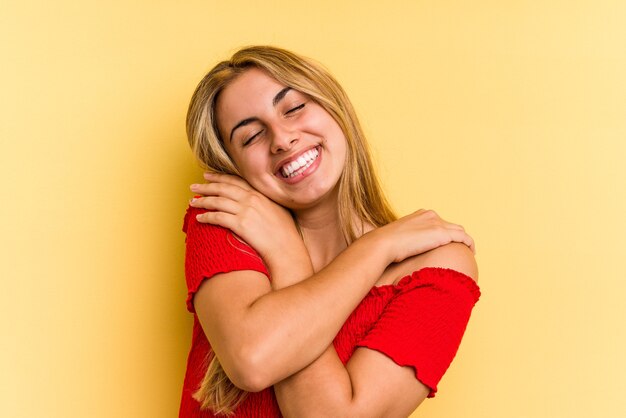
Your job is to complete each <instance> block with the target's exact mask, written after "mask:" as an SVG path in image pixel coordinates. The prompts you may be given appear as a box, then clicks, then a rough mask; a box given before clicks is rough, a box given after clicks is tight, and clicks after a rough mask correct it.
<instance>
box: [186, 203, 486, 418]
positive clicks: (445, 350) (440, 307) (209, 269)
mask: <svg viewBox="0 0 626 418" xmlns="http://www.w3.org/2000/svg"><path fill="white" fill-rule="evenodd" d="M198 213H201V211H199V210H197V209H189V210H188V211H187V215H186V217H185V226H184V227H183V229H184V230H185V231H186V233H187V240H186V244H187V254H186V260H185V271H186V275H187V286H188V290H189V296H188V299H187V301H188V309H189V310H190V311H191V312H194V310H193V305H192V304H191V301H192V300H193V295H194V293H195V292H196V291H197V289H198V288H199V286H200V284H201V283H202V281H203V280H204V279H206V278H210V277H211V276H213V275H214V274H217V273H225V272H228V271H235V270H245V269H248V270H256V271H259V272H261V273H264V274H266V275H267V274H268V273H267V269H266V268H265V266H264V265H263V263H262V261H261V259H260V258H259V257H258V255H257V254H256V252H254V250H253V249H252V248H250V247H249V246H247V245H245V244H243V243H241V242H240V241H238V240H237V239H235V238H234V236H233V234H232V233H231V232H229V231H228V230H225V229H223V228H219V227H216V226H212V225H206V224H200V223H198V222H197V221H196V219H195V215H196V214H198ZM268 278H269V276H268ZM479 296H480V291H479V289H478V286H477V285H476V284H475V283H474V281H473V280H472V279H471V278H469V277H467V276H465V275H463V274H462V273H459V272H456V271H454V270H449V269H441V268H425V269H422V270H419V271H417V272H415V273H413V274H411V275H409V276H406V277H404V278H403V279H401V280H400V281H399V282H398V284H397V285H386V286H380V287H374V288H372V289H371V290H370V292H369V293H368V294H367V295H366V296H365V298H364V299H363V300H362V301H361V303H360V304H359V305H358V306H357V307H356V309H355V310H354V311H353V312H352V314H351V315H350V316H349V317H348V319H347V320H346V322H345V324H344V325H343V327H342V328H341V330H340V331H339V333H338V334H337V336H336V337H335V339H334V341H333V345H334V347H335V349H336V351H337V354H338V355H339V358H340V359H341V361H342V362H343V364H344V365H345V364H346V363H347V362H348V361H349V360H350V357H351V356H352V354H353V353H354V350H355V349H356V348H358V347H367V348H371V349H374V350H377V351H380V352H381V353H384V354H385V355H387V356H388V357H390V358H391V359H392V360H394V361H395V362H396V363H397V364H399V365H402V366H410V367H413V368H414V369H415V370H416V377H417V378H418V379H419V380H420V381H421V382H422V383H424V384H425V385H427V386H428V387H429V388H430V389H431V391H430V394H429V397H432V396H434V394H435V392H436V391H437V383H438V382H439V380H440V379H441V376H442V375H443V373H444V372H445V371H446V369H447V368H448V366H449V365H450V362H451V361H452V359H453V358H454V355H455V354H456V351H457V349H458V346H459V343H460V340H461V337H462V334H463V331H464V330H465V326H466V324H467V321H468V319H469V315H470V312H471V309H472V307H473V306H474V303H475V302H476V301H477V300H478V297H479ZM210 349H211V348H210V344H209V342H208V341H207V338H206V336H205V335H204V332H203V331H202V327H201V326H200V323H199V321H198V318H197V316H196V315H195V313H194V327H193V339H192V343H191V350H190V353H189V358H188V361H187V372H186V375H185V383H184V387H183V395H182V402H181V408H180V414H179V416H180V417H181V418H192V417H193V418H209V417H213V416H214V415H213V414H211V413H210V412H207V411H201V410H200V409H199V405H198V403H197V402H196V401H195V400H194V399H193V398H192V397H191V395H192V394H193V392H195V390H196V389H197V388H198V386H199V384H200V382H201V380H202V378H203V377H204V373H205V372H206V367H207V365H206V363H205V358H206V356H207V354H208V353H209V352H210ZM280 416H281V415H280V411H279V409H278V405H277V403H276V399H275V397H274V394H273V391H272V389H271V388H270V389H266V390H264V391H261V392H259V393H251V394H249V395H248V397H247V398H246V399H245V401H244V402H243V403H242V404H241V405H240V406H239V407H238V408H237V411H236V413H235V417H280Z"/></svg>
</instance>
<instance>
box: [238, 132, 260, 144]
mask: <svg viewBox="0 0 626 418" xmlns="http://www.w3.org/2000/svg"><path fill="white" fill-rule="evenodd" d="M262 132H263V129H261V130H260V131H258V132H257V133H255V134H254V135H252V136H251V137H250V138H248V139H246V140H245V141H243V144H242V145H243V146H244V147H245V146H246V145H248V144H249V143H251V142H252V141H253V140H254V138H256V137H257V136H259V135H261V133H262Z"/></svg>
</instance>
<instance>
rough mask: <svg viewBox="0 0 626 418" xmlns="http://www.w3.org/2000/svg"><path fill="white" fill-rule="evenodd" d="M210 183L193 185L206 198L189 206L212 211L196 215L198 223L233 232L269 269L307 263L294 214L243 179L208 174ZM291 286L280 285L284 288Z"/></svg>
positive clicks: (282, 270)
mask: <svg viewBox="0 0 626 418" xmlns="http://www.w3.org/2000/svg"><path fill="white" fill-rule="evenodd" d="M204 177H205V178H206V179H207V180H208V181H209V183H205V184H194V185H192V186H191V190H192V191H193V192H194V193H196V194H200V195H203V196H202V197H196V198H194V199H192V201H191V202H190V205H191V206H193V207H196V208H204V209H208V210H209V211H208V212H206V213H203V214H201V215H198V216H197V219H198V221H199V222H202V223H210V224H214V225H219V226H222V227H224V228H227V229H230V230H231V231H233V232H234V233H235V234H237V235H238V236H239V237H241V238H242V239H243V240H244V241H245V242H246V243H247V244H248V245H250V246H252V247H253V248H254V249H255V250H256V251H257V252H258V253H259V255H260V256H261V257H262V258H263V261H264V262H265V263H266V264H267V266H268V267H269V269H270V273H273V272H274V271H278V270H280V271H281V272H284V271H285V269H283V268H280V267H283V264H285V263H291V264H293V263H294V262H297V261H298V260H304V259H305V258H306V260H308V252H307V251H306V248H305V247H304V243H303V241H302V238H301V237H300V234H299V233H298V230H297V228H296V225H295V223H294V220H293V217H292V216H291V213H290V212H289V211H288V210H287V209H285V208H283V207H282V206H280V205H278V204H276V203H274V202H273V201H272V200H270V199H268V198H267V197H265V196H264V195H262V194H261V193H259V192H257V191H256V190H255V189H253V188H252V186H250V185H249V184H248V183H247V182H246V181H245V180H243V179H242V178H240V177H237V176H232V175H227V174H213V173H206V174H205V175H204ZM288 284H292V283H286V282H285V283H281V287H283V286H284V285H288Z"/></svg>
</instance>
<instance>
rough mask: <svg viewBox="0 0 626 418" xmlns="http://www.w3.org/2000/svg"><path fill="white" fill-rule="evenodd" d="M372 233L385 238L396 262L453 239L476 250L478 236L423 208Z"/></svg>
mask: <svg viewBox="0 0 626 418" xmlns="http://www.w3.org/2000/svg"><path fill="white" fill-rule="evenodd" d="M369 234H375V235H378V237H379V238H380V239H382V240H383V241H385V243H386V246H385V247H386V248H388V250H389V257H390V258H391V259H392V260H393V261H392V262H394V263H397V262H400V261H402V260H404V259H406V258H409V257H412V256H414V255H418V254H422V253H425V252H427V251H430V250H432V249H435V248H437V247H441V246H443V245H446V244H449V243H451V242H461V243H463V244H465V245H467V246H468V247H469V248H470V249H471V250H472V252H474V253H475V252H476V249H475V246H474V240H473V239H472V237H470V236H469V235H468V234H467V233H466V232H465V229H463V227H462V226H461V225H456V224H453V223H450V222H446V221H444V220H443V219H441V217H439V215H437V213H435V212H434V211H432V210H424V209H420V210H418V211H416V212H414V213H412V214H410V215H407V216H405V217H403V218H400V219H398V220H397V221H395V222H392V223H390V224H387V225H385V226H383V227H380V228H378V229H375V230H374V231H372V232H370V233H369ZM369 234H367V235H369Z"/></svg>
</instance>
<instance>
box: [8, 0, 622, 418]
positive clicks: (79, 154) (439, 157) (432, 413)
mask: <svg viewBox="0 0 626 418" xmlns="http://www.w3.org/2000/svg"><path fill="white" fill-rule="evenodd" d="M261 3H263V2H258V3H257V2H244V1H233V0H230V1H188V2H174V1H145V0H144V1H130V2H128V1H112V2H78V1H69V0H62V1H51V2H46V1H19V2H18V1H3V2H2V3H1V4H0V39H1V43H0V48H1V49H0V60H1V61H0V71H1V77H0V97H1V99H0V112H1V123H0V146H1V153H0V181H1V185H2V189H1V195H0V198H1V200H2V203H1V204H0V226H1V240H2V244H1V247H0V257H1V258H0V275H1V280H2V282H1V287H0V309H1V310H2V311H1V315H0V326H1V328H0V330H1V338H2V339H1V342H0V348H1V360H0V361H1V363H0V416H2V417H15V418H17V417H63V418H73V417H95V418H98V417H172V416H175V415H176V414H177V411H178V402H179V397H180V390H181V384H182V379H183V373H184V365H185V360H186V354H187V350H188V346H189V342H190V331H191V316H190V315H189V314H188V313H187V312H186V311H185V306H184V299H185V287H184V280H183V266H182V263H183V251H184V247H183V234H182V233H181V231H180V227H181V221H182V215H183V212H184V209H185V206H186V204H187V199H188V197H189V196H190V194H189V193H188V189H187V186H188V184H190V183H191V182H193V181H198V180H199V179H200V171H199V170H198V169H197V168H196V165H195V162H194V161H193V159H192V157H191V153H190V151H189V150H188V147H187V143H186V139H185V135H184V116H185V112H186V106H187V103H188V100H189V98H190V96H191V93H192V91H193V89H194V87H195V85H196V83H197V82H198V81H199V80H200V78H201V77H202V76H203V74H204V73H205V72H206V71H207V70H208V69H209V68H210V67H211V66H212V65H213V64H214V63H215V62H216V61H217V60H219V59H223V58H226V57H228V56H229V54H230V53H232V52H233V51H234V50H235V49H236V48H237V47H239V46H242V45H248V44H266V43H268V44H275V45H279V46H283V47H286V48H289V49H293V50H295V51H297V52H300V53H302V54H305V55H308V56H311V57H314V58H316V59H318V60H319V61H321V62H322V63H324V64H325V65H326V66H327V67H329V68H330V69H331V71H332V72H333V73H334V74H335V75H336V76H337V78H338V79H339V80H340V82H341V83H342V84H343V85H344V86H345V88H346V89H347V91H348V92H349V94H350V95H351V97H352V99H353V101H354V103H355V106H356V108H357V110H358V111H359V114H360V116H361V119H362V121H363V124H364V126H365V129H366V131H367V133H368V134H369V137H370V140H371V142H372V145H373V148H374V150H375V153H376V159H377V161H378V164H379V166H380V173H381V177H382V179H383V181H384V183H385V185H386V188H387V190H388V192H389V195H390V198H391V200H392V201H393V203H394V205H395V206H396V207H397V208H398V209H399V212H401V213H407V212H409V211H412V210H414V209H418V208H421V207H426V208H433V209H435V210H437V211H438V212H439V213H440V214H441V215H442V216H443V217H445V218H447V219H450V220H453V221H456V222H459V223H462V224H463V225H465V226H466V228H467V229H468V230H469V231H470V232H471V233H472V235H473V236H474V238H475V239H476V241H477V243H478V261H479V265H480V270H481V279H480V284H481V287H482V291H483V297H482V300H481V301H480V302H479V303H478V305H477V307H476V309H475V311H474V315H473V318H472V321H471V322H470V325H469V328H468V333H467V335H466V338H465V340H464V342H463V344H462V346H461V349H460V352H459V356H458V357H457V359H456V360H455V362H454V363H453V364H452V366H451V368H450V370H449V371H448V374H447V375H446V376H445V377H444V379H443V381H442V382H441V385H440V393H439V395H438V396H437V397H436V398H435V399H432V400H428V401H426V402H425V403H424V405H423V406H421V407H420V408H419V409H418V411H417V412H416V414H415V416H421V417H433V418H435V417H436V418H444V417H466V418H474V417H475V418H518V417H519V418H522V417H532V418H544V417H545V418H551V417H604V418H613V417H623V416H626V396H624V392H625V391H626V382H625V377H624V375H625V373H626V361H625V360H624V353H625V352H626V343H625V339H626V335H625V334H626V332H625V324H624V319H625V318H626V308H625V306H626V303H624V301H623V299H624V296H625V293H626V292H625V290H626V284H625V279H626V277H625V275H624V273H623V268H622V266H621V262H622V261H623V260H624V256H625V255H626V254H625V251H624V248H625V245H624V236H625V233H626V222H625V215H626V198H625V196H624V191H625V190H626V184H625V183H626V169H625V168H624V167H625V166H626V164H625V163H624V159H625V157H626V145H625V142H626V3H624V2H623V1H619V0H615V1H609V0H606V1H602V0H588V1H576V0H561V1H539V0H536V1H521V0H519V1H495V0H492V1H488V0H478V1H473V2H465V1H460V0H457V1H387V2H374V1H371V2H367V1H347V2H335V1H316V2H303V3H300V2H292V1H282V0H275V1H268V2H265V4H261Z"/></svg>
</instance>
